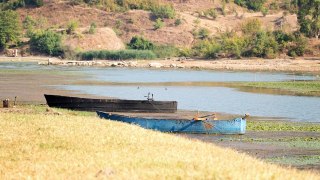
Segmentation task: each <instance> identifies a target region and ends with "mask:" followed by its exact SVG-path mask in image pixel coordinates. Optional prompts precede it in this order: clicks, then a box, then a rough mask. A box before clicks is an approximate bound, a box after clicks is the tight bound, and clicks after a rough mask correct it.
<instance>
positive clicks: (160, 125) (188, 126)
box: [97, 111, 246, 134]
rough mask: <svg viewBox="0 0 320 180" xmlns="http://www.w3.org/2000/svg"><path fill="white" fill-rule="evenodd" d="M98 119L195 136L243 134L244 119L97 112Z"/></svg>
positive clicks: (244, 129)
mask: <svg viewBox="0 0 320 180" xmlns="http://www.w3.org/2000/svg"><path fill="white" fill-rule="evenodd" d="M97 114H98V116H99V117H100V118H104V119H110V120H114V121H121V122H126V123H130V124H135V125H138V126H141V127H143V128H146V129H152V130H157V131H161V132H175V133H197V134H244V133H245V131H246V119H245V118H246V117H243V118H235V119H231V120H196V119H192V120H186V119H154V118H143V117H131V116H126V115H120V114H111V113H107V112H102V111H97Z"/></svg>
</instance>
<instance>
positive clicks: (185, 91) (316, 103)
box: [0, 63, 320, 122]
mask: <svg viewBox="0 0 320 180" xmlns="http://www.w3.org/2000/svg"><path fill="white" fill-rule="evenodd" d="M0 69H14V70H21V71H24V70H26V71H29V70H32V71H43V70H45V71H47V72H49V73H55V72H74V73H81V74H85V75H86V80H94V81H103V82H121V83H157V82H158V83H161V82H171V83H172V84H171V86H163V85H157V86H150V85H149V86H140V85H134V86H133V85H130V84H128V85H126V86H118V85H99V86H98V85H90V86H89V85H59V86H55V88H59V89H65V90H74V91H78V92H80V93H86V94H92V95H99V96H109V97H117V98H124V99H145V97H144V96H145V95H147V94H148V93H149V92H150V93H153V94H154V98H155V100H176V101H178V108H179V109H187V110H200V111H212V112H224V113H231V114H242V115H243V114H245V113H250V114H251V115H253V116H265V117H283V118H287V119H289V120H294V121H305V122H320V97H305V96H289V95H270V94H257V93H248V92H240V91H238V90H237V89H233V88H226V87H208V86H175V85H174V82H236V81H287V80H314V79H315V77H314V76H312V75H295V74H287V73H267V72H227V71H199V70H159V69H130V68H94V67H61V66H39V65H37V64H36V63H0Z"/></svg>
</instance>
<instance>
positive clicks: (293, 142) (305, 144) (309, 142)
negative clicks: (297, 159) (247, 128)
mask: <svg viewBox="0 0 320 180" xmlns="http://www.w3.org/2000/svg"><path fill="white" fill-rule="evenodd" d="M230 141H234V140H233V139H231V140H230ZM241 141H244V142H251V143H259V144H266V145H269V144H270V145H277V146H285V147H290V148H305V149H320V137H285V138H276V136H275V138H242V139H241Z"/></svg>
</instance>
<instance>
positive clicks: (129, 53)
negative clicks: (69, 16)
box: [78, 50, 156, 60]
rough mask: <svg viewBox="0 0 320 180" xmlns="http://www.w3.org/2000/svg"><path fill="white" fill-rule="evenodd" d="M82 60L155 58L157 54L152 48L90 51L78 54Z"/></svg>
mask: <svg viewBox="0 0 320 180" xmlns="http://www.w3.org/2000/svg"><path fill="white" fill-rule="evenodd" d="M78 56H79V57H80V59H82V60H93V59H111V60H127V59H155V58H156V55H155V54H154V53H153V52H152V51H150V50H120V51H107V50H103V51H88V52H82V53H80V54H79V55H78Z"/></svg>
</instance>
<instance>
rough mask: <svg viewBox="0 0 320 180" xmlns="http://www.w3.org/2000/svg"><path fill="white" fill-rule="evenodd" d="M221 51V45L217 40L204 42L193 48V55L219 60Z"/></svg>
mask: <svg viewBox="0 0 320 180" xmlns="http://www.w3.org/2000/svg"><path fill="white" fill-rule="evenodd" d="M220 51H221V45H220V44H219V43H217V42H216V41H215V40H203V41H200V42H198V43H197V44H196V45H195V46H194V47H193V52H194V53H193V54H194V55H195V56H199V57H205V58H217V57H218V53H220Z"/></svg>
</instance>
